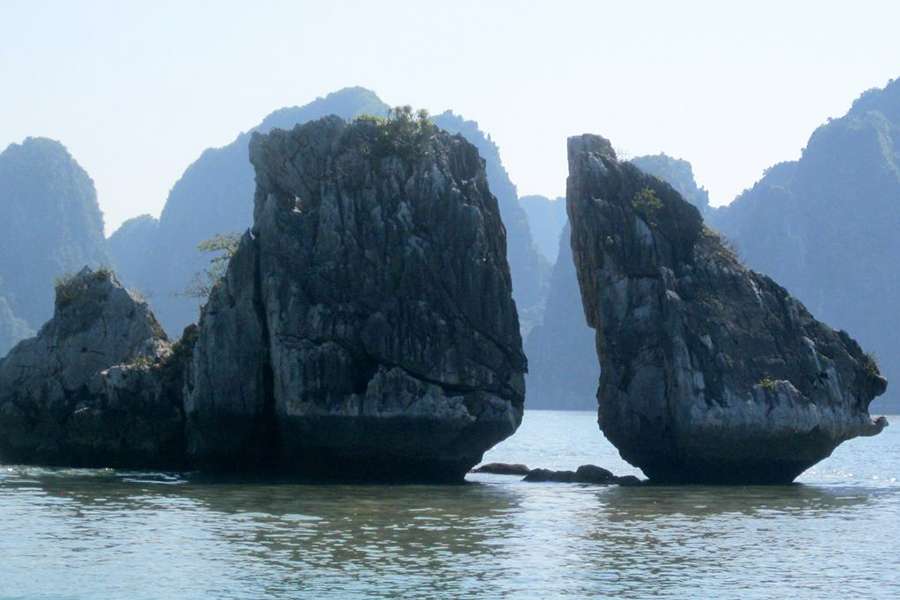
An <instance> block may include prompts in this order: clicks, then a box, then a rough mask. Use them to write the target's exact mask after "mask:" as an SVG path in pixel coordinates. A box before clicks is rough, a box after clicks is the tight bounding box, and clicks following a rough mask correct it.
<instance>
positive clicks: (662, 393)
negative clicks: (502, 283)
mask: <svg viewBox="0 0 900 600" xmlns="http://www.w3.org/2000/svg"><path fill="white" fill-rule="evenodd" d="M568 154H569V178H568V183H567V209H568V213H569V219H570V223H571V225H572V237H571V244H572V251H573V255H574V260H575V265H576V269H577V272H578V281H579V285H580V288H581V296H582V301H583V304H584V310H585V314H586V317H587V321H588V324H589V325H590V326H591V327H593V328H594V329H595V330H596V344H597V354H598V356H599V359H600V366H601V377H600V389H599V391H598V401H599V423H600V427H601V429H602V430H603V432H604V434H605V435H606V437H607V438H609V440H610V441H611V442H612V443H613V444H614V445H615V446H616V447H617V448H618V449H619V451H620V453H621V455H622V457H623V458H624V459H625V460H627V461H628V462H630V463H631V464H633V465H635V466H638V467H640V468H641V469H643V471H644V472H645V473H646V474H647V476H648V477H650V478H651V479H652V480H656V481H664V482H665V481H671V482H712V483H722V482H739V483H786V482H790V481H792V480H793V479H794V478H795V477H796V476H797V475H799V474H800V473H801V472H803V471H804V470H805V469H807V468H808V467H810V466H811V465H813V464H815V463H816V462H818V461H820V460H822V459H823V458H825V457H827V456H829V455H830V454H831V452H832V451H833V450H834V448H835V447H837V446H838V445H839V444H841V443H842V442H844V441H846V440H849V439H851V438H853V437H856V436H866V435H874V434H877V433H879V432H880V431H881V429H882V428H883V427H884V426H885V424H886V421H885V420H884V418H883V417H881V418H879V419H878V420H874V421H873V420H872V418H871V417H870V416H869V413H868V407H869V403H870V402H871V401H872V399H873V398H874V397H876V396H878V395H880V394H882V393H883V392H884V390H885V388H886V385H887V382H886V380H885V379H884V378H883V377H882V376H881V374H880V373H879V371H878V367H877V365H876V364H875V361H874V360H873V359H872V358H871V357H870V356H868V355H867V354H865V353H864V352H863V351H862V349H860V347H859V345H858V344H857V343H856V342H855V341H854V340H853V339H851V338H850V336H848V335H847V334H846V333H845V332H843V331H835V330H833V329H831V328H830V327H828V326H827V325H825V324H823V323H820V322H819V321H817V320H816V319H814V318H813V317H812V315H810V314H809V312H808V311H807V310H806V308H804V306H803V305H802V304H801V303H800V302H798V301H797V300H795V299H794V298H792V297H791V296H790V295H789V294H788V293H787V292H786V291H785V290H784V289H783V288H782V287H780V286H779V285H778V284H776V283H775V282H774V281H772V280H771V279H769V278H768V277H765V276H763V275H760V274H758V273H755V272H753V271H751V270H749V269H747V268H746V267H744V266H743V265H742V264H741V263H740V262H739V261H738V259H737V258H736V257H735V256H734V254H733V252H731V251H730V250H729V248H728V247H727V245H726V244H724V243H723V241H722V240H721V239H720V238H719V237H718V236H717V235H716V234H715V233H713V232H712V231H711V230H709V229H707V228H706V227H705V226H704V224H703V220H702V218H701V216H700V214H699V212H698V211H697V209H696V208H694V207H693V206H691V205H690V204H689V203H687V202H685V201H684V200H683V199H682V198H681V197H680V196H679V195H678V193H677V192H676V191H675V190H673V189H672V188H671V187H670V186H668V185H667V184H665V183H663V182H661V181H660V180H658V179H656V178H654V177H651V176H648V175H645V174H644V173H642V172H641V171H640V170H638V169H637V168H636V167H634V166H633V165H630V164H627V163H622V162H619V161H618V160H617V158H616V155H615V153H614V152H613V149H612V146H611V145H610V143H609V142H608V141H607V140H605V139H604V138H601V137H599V136H593V135H583V136H578V137H573V138H570V139H569V142H568Z"/></svg>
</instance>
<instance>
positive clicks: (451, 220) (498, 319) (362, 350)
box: [185, 117, 525, 480]
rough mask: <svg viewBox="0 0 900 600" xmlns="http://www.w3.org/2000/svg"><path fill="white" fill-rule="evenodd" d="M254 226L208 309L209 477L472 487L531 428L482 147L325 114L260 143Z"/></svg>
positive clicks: (196, 372) (200, 395)
mask: <svg viewBox="0 0 900 600" xmlns="http://www.w3.org/2000/svg"><path fill="white" fill-rule="evenodd" d="M250 157H251V162H252V163H253V165H254V167H255V168H256V182H257V189H256V196H255V211H254V220H255V224H254V226H253V229H252V231H251V232H249V233H248V234H246V235H245V236H244V238H243V240H242V242H241V245H240V247H239V249H238V251H237V253H236V255H235V256H234V257H233V258H232V260H231V262H230V265H229V268H228V272H227V274H226V277H225V279H224V280H223V282H222V283H221V284H220V285H218V286H217V287H216V288H215V289H214V291H213V293H212V295H211V297H210V300H209V303H208V304H207V305H206V307H205V309H204V310H203V314H202V317H201V321H200V333H199V340H198V343H197V347H196V350H195V353H194V358H193V363H192V373H191V377H190V381H191V383H190V384H189V388H188V394H187V398H186V405H185V407H186V412H187V418H188V432H189V433H188V452H189V455H190V456H191V459H192V460H193V461H194V462H195V464H197V465H198V466H200V467H206V468H221V469H265V468H276V469H282V470H284V469H287V470H292V471H295V472H297V473H300V474H302V475H306V476H310V477H327V478H343V479H381V480H462V478H463V476H464V474H465V473H466V472H467V471H468V470H469V468H471V467H472V466H473V465H475V464H477V463H478V462H479V461H480V459H481V456H482V454H483V452H484V451H485V450H487V449H488V448H490V447H491V446H492V445H494V444H495V443H497V442H499V441H500V440H502V439H504V438H506V437H507V436H509V435H510V434H512V433H513V432H514V431H515V430H516V428H517V427H518V425H519V423H520V421H521V417H522V404H523V396H524V386H523V374H524V372H525V357H524V355H523V353H522V342H521V338H520V336H519V325H518V318H517V315H516V307H515V304H514V303H513V300H512V296H511V284H510V275H509V267H508V265H507V262H506V251H505V248H506V235H505V230H504V228H503V225H502V223H501V221H500V216H499V212H498V208H497V202H496V200H495V198H494V197H493V196H492V195H491V193H490V191H489V190H488V186H487V183H486V180H485V173H484V164H483V161H482V160H481V159H480V158H479V156H478V153H477V151H476V149H475V148H474V147H473V146H471V145H470V144H468V143H467V142H466V141H465V140H463V139H462V138H461V137H459V136H452V137H451V136H450V135H448V134H446V133H444V132H442V131H440V130H438V129H437V128H435V127H434V126H431V125H428V126H425V127H423V126H421V125H417V126H415V127H412V128H411V129H409V130H407V131H406V132H405V133H398V132H396V131H392V130H391V129H390V126H388V125H385V124H384V123H378V122H375V121H373V120H363V121H357V122H354V123H353V124H347V123H345V122H344V121H342V120H341V119H339V118H337V117H327V118H325V119H322V120H319V121H315V122H312V123H309V124H306V125H302V126H298V127H296V128H294V129H293V130H292V131H290V132H285V131H281V130H276V131H273V132H272V133H270V134H268V135H255V136H254V138H253V140H252V141H251V143H250Z"/></svg>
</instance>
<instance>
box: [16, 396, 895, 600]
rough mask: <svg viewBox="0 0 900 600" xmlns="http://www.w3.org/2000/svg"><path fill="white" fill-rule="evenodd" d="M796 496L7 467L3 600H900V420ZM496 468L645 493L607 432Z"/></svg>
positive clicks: (568, 430)
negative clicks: (570, 474)
mask: <svg viewBox="0 0 900 600" xmlns="http://www.w3.org/2000/svg"><path fill="white" fill-rule="evenodd" d="M894 423H895V426H894V427H889V428H888V429H886V430H885V432H884V433H883V434H882V435H880V436H878V437H875V438H870V439H862V440H854V441H852V442H849V443H847V444H845V445H844V446H842V447H841V448H839V449H838V450H837V451H836V452H835V455H834V456H833V457H832V458H830V459H828V460H827V461H825V462H824V463H822V464H820V465H819V466H818V467H816V468H814V469H812V470H810V471H808V472H807V473H805V474H804V475H803V476H802V478H801V482H802V483H801V484H800V485H793V486H784V487H715V488H714V487H699V486H697V487H658V488H619V487H588V486H580V485H574V484H572V485H570V484H529V483H524V482H521V481H519V480H518V478H514V477H503V476H490V475H483V476H482V475H470V476H469V481H470V483H469V484H468V485H463V486H444V487H438V486H350V485H328V486H310V485H249V484H247V485H226V484H201V483H197V482H192V481H189V480H186V479H184V478H181V477H179V476H173V475H165V474H160V473H126V472H114V471H84V470H60V469H38V468H31V467H17V466H0V597H2V598H27V599H29V600H30V599H36V598H54V599H55V598H79V599H81V598H84V599H92V600H94V599H96V600H99V599H104V600H105V599H116V600H118V599H144V598H154V599H155V598H165V599H182V598H248V599H250V598H252V599H256V598H322V597H329V598H542V599H550V598H557V597H571V598H583V597H611V596H617V597H629V598H631V597H658V598H779V597H787V596H790V597H793V598H827V597H841V598H856V597H858V598H872V597H884V598H896V597H900V535H898V534H900V482H898V477H900V427H897V425H898V424H900V420H898V419H894ZM486 460H496V461H505V462H524V463H527V464H529V466H542V467H549V468H574V467H576V466H577V465H579V464H582V463H588V462H590V463H594V464H599V465H602V466H606V467H608V468H610V469H612V470H613V471H615V472H617V473H620V474H626V473H637V472H636V471H635V470H633V469H631V468H629V467H628V466H627V465H625V464H624V463H622V461H621V460H620V459H619V458H618V456H617V455H616V452H615V450H614V449H613V448H612V447H611V446H610V445H609V444H608V443H606V442H605V440H604V439H603V438H602V436H601V435H600V434H599V432H598V431H597V428H596V424H595V422H594V415H593V414H592V413H562V412H549V411H529V412H528V413H526V416H525V421H524V423H523V426H522V428H521V429H520V430H519V432H518V433H517V434H516V435H515V436H514V437H513V438H511V439H510V440H507V442H505V443H504V444H501V445H500V446H498V447H497V448H495V449H494V450H493V451H491V452H490V453H489V455H488V456H487V457H486Z"/></svg>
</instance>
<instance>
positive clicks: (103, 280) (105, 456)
mask: <svg viewBox="0 0 900 600" xmlns="http://www.w3.org/2000/svg"><path fill="white" fill-rule="evenodd" d="M189 339H190V335H187V336H186V337H185V340H189ZM187 343H188V342H187V341H185V342H182V343H179V344H178V345H176V347H175V349H174V351H173V348H172V346H171V345H170V344H169V342H168V341H167V340H166V336H165V333H163V331H162V328H161V327H160V326H159V323H157V321H156V319H155V317H154V316H153V314H152V313H151V312H150V310H149V309H148V308H147V305H146V303H144V302H143V301H140V300H138V299H136V298H135V297H133V296H132V295H131V294H130V293H129V292H128V291H127V290H125V289H124V288H123V287H122V286H121V285H120V284H119V282H118V281H117V280H116V278H115V277H114V276H113V275H112V273H110V272H108V271H104V270H100V271H91V270H90V269H88V268H85V269H83V270H82V271H81V272H80V273H79V274H78V275H76V276H75V277H73V278H71V279H69V280H68V281H65V282H63V283H60V284H58V285H57V287H56V302H55V309H54V314H53V318H52V319H51V320H50V321H48V322H47V323H46V324H45V325H44V326H43V327H42V328H41V330H40V331H39V332H38V334H37V337H34V338H31V339H27V340H23V341H22V342H20V343H19V344H18V345H17V346H16V347H15V348H13V349H12V350H11V351H10V353H9V355H8V356H7V357H6V358H5V359H3V360H2V361H0V459H2V460H3V461H4V462H16V463H32V464H49V465H64V466H75V467H95V466H96V467H142V468H153V467H178V466H181V465H182V464H183V461H182V458H183V455H184V450H183V447H184V444H183V416H182V414H183V413H182V409H181V389H182V387H183V377H182V375H181V371H182V370H183V368H182V365H183V364H184V363H185V362H186V361H185V356H186V355H187V354H188V353H189V349H185V348H184V347H183V346H184V345H185V344H187Z"/></svg>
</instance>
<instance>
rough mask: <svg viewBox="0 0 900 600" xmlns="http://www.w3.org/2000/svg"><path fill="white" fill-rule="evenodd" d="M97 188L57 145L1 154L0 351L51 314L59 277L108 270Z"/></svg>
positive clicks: (27, 144)
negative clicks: (99, 268) (102, 267)
mask: <svg viewBox="0 0 900 600" xmlns="http://www.w3.org/2000/svg"><path fill="white" fill-rule="evenodd" d="M108 262H109V258H108V256H107V253H106V242H105V240H104V237H103V214H102V213H101V212H100V207H99V206H98V204H97V193H96V191H95V190H94V182H93V181H92V180H91V178H90V177H88V174H87V173H85V171H84V169H82V168H81V166H80V165H79V164H78V163H77V162H76V161H75V159H74V158H72V156H71V155H70V154H69V152H68V150H66V148H65V147H64V146H63V145H62V144H60V143H59V142H57V141H54V140H50V139H46V138H27V139H26V140H25V141H24V142H22V143H21V144H11V145H10V146H9V147H8V148H6V150H4V151H3V152H2V153H0V297H2V301H0V353H3V354H5V353H6V351H7V350H8V349H9V347H10V346H11V345H12V344H13V343H15V342H16V341H18V339H21V338H22V337H25V336H27V335H30V333H32V332H33V330H36V329H37V328H39V327H40V326H41V325H42V324H43V323H44V321H46V320H47V319H49V318H50V316H51V314H52V313H53V283H54V279H55V278H56V277H59V276H61V275H64V274H68V273H73V272H75V271H77V270H78V269H80V268H81V267H83V266H84V265H92V266H98V265H103V264H107V263H108Z"/></svg>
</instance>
